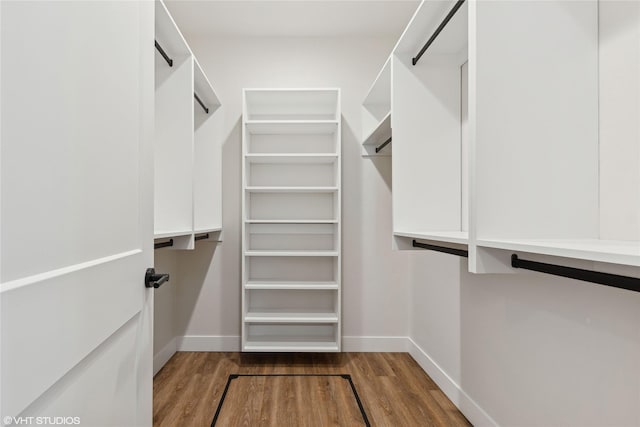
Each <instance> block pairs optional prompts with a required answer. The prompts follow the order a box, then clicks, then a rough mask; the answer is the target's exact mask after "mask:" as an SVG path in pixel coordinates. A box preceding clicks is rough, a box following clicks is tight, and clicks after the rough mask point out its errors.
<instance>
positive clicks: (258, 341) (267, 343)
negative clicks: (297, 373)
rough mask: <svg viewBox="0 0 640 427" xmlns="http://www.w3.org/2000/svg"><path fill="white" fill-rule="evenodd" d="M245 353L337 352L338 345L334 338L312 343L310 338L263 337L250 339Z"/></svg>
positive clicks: (245, 347)
mask: <svg viewBox="0 0 640 427" xmlns="http://www.w3.org/2000/svg"><path fill="white" fill-rule="evenodd" d="M244 350H245V351H261V352H270V351H310V352H336V351H338V350H339V347H338V343H336V341H335V340H334V339H333V338H329V337H327V338H324V339H318V340H317V341H311V340H310V337H304V338H297V337H293V338H292V337H288V336H278V335H261V336H259V337H255V338H253V337H249V339H248V340H247V343H246V344H245V346H244Z"/></svg>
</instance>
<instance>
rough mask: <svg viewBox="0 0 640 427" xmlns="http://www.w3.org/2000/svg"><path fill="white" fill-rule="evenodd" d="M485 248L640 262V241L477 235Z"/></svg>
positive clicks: (613, 262) (631, 262) (622, 262)
mask: <svg viewBox="0 0 640 427" xmlns="http://www.w3.org/2000/svg"><path fill="white" fill-rule="evenodd" d="M477 244H478V246H480V247H485V248H494V249H504V250H511V251H522V252H529V253H534V254H541V255H551V256H558V257H565V258H576V259H583V260H589V261H599V262H606V263H612V264H623V265H631V266H636V267H639V266H640V242H639V241H637V240H636V241H623V240H599V239H549V240H543V239H517V240H516V239H478V241H477Z"/></svg>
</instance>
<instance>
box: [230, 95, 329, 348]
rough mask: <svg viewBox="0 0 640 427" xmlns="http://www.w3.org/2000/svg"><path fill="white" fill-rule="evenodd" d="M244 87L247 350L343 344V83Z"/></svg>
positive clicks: (244, 311) (244, 330)
mask: <svg viewBox="0 0 640 427" xmlns="http://www.w3.org/2000/svg"><path fill="white" fill-rule="evenodd" d="M243 95H244V106H243V110H244V111H243V113H244V115H243V209H242V212H243V222H242V241H243V257H242V316H243V317H242V350H243V351H339V350H340V347H341V346H340V341H341V332H340V330H341V321H340V319H341V315H340V313H341V309H340V307H341V264H340V262H341V256H340V232H341V225H340V217H341V215H340V204H341V200H340V188H341V184H340V160H341V159H340V152H341V149H340V91H339V90H338V89H245V90H244V93H243Z"/></svg>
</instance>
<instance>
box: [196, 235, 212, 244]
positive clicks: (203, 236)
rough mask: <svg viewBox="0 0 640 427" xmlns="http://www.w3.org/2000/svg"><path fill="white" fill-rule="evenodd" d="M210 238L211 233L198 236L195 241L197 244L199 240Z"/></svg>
mask: <svg viewBox="0 0 640 427" xmlns="http://www.w3.org/2000/svg"><path fill="white" fill-rule="evenodd" d="M208 238H209V233H206V234H200V235H198V236H196V237H195V241H196V242H197V241H198V240H205V239H208Z"/></svg>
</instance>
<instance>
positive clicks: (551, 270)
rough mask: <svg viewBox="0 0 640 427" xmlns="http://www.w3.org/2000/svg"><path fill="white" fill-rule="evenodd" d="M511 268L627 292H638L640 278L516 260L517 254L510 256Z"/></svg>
mask: <svg viewBox="0 0 640 427" xmlns="http://www.w3.org/2000/svg"><path fill="white" fill-rule="evenodd" d="M511 267H513V268H522V269H525V270H531V271H537V272H540V273H546V274H552V275H554V276H562V277H568V278H570V279H576V280H582V281H584V282H591V283H597V284H599V285H605V286H611V287H614V288H620V289H626V290H628V291H635V292H640V278H637V277H628V276H619V275H617V274H611V273H602V272H600V271H593V270H583V269H581V268H573V267H565V266H562V265H555V264H547V263H544V262H537V261H528V260H525V259H520V258H518V255H517V254H513V255H511Z"/></svg>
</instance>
